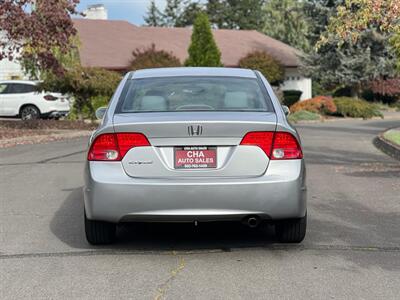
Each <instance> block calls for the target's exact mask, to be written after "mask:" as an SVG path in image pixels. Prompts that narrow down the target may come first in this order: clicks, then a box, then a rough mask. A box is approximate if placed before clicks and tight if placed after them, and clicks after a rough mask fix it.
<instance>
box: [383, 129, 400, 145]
mask: <svg viewBox="0 0 400 300" xmlns="http://www.w3.org/2000/svg"><path fill="white" fill-rule="evenodd" d="M383 137H384V138H385V139H387V140H389V141H391V142H393V143H395V144H397V145H400V129H391V130H388V131H386V132H385V133H384V134H383Z"/></svg>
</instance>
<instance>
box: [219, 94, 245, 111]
mask: <svg viewBox="0 0 400 300" xmlns="http://www.w3.org/2000/svg"><path fill="white" fill-rule="evenodd" d="M224 107H225V108H248V107H249V99H248V98H247V94H246V93H245V92H227V93H226V94H225V99H224Z"/></svg>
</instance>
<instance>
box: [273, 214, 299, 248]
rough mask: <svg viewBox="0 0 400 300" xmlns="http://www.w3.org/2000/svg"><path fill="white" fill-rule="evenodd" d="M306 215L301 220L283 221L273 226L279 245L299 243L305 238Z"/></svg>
mask: <svg viewBox="0 0 400 300" xmlns="http://www.w3.org/2000/svg"><path fill="white" fill-rule="evenodd" d="M306 229H307V214H306V215H305V216H304V217H303V218H299V219H290V220H283V221H281V222H279V223H277V224H276V225H275V232H276V235H277V237H278V240H279V241H280V242H281V243H301V241H303V239H304V237H305V236H306Z"/></svg>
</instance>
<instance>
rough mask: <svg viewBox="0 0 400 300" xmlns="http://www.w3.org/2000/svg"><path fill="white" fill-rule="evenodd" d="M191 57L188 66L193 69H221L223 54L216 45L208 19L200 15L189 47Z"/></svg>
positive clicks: (186, 62)
mask: <svg viewBox="0 0 400 300" xmlns="http://www.w3.org/2000/svg"><path fill="white" fill-rule="evenodd" d="M188 52H189V57H188V58H187V60H186V61H185V65H186V66H192V67H220V66H222V63H221V52H220V51H219V49H218V47H217V44H216V43H215V40H214V37H213V34H212V32H211V28H210V22H209V21H208V17H207V15H206V14H204V13H200V14H199V15H198V16H197V18H196V20H195V22H194V26H193V33H192V38H191V42H190V46H189V50H188Z"/></svg>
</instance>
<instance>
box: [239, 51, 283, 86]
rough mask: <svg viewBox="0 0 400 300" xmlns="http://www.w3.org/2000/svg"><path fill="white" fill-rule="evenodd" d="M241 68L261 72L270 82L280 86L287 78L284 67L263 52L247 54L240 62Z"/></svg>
mask: <svg viewBox="0 0 400 300" xmlns="http://www.w3.org/2000/svg"><path fill="white" fill-rule="evenodd" d="M239 67H241V68H247V69H252V70H258V71H260V72H261V73H262V74H263V75H264V76H265V77H266V78H267V79H268V81H269V82H271V83H272V84H275V85H276V84H279V83H280V82H281V81H282V80H283V79H284V76H285V70H284V68H283V67H282V65H281V64H280V63H279V62H278V61H277V60H276V59H274V58H273V57H272V56H270V55H269V54H268V53H266V52H263V51H255V52H252V53H249V54H247V55H246V56H245V57H243V58H241V59H240V61H239Z"/></svg>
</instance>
